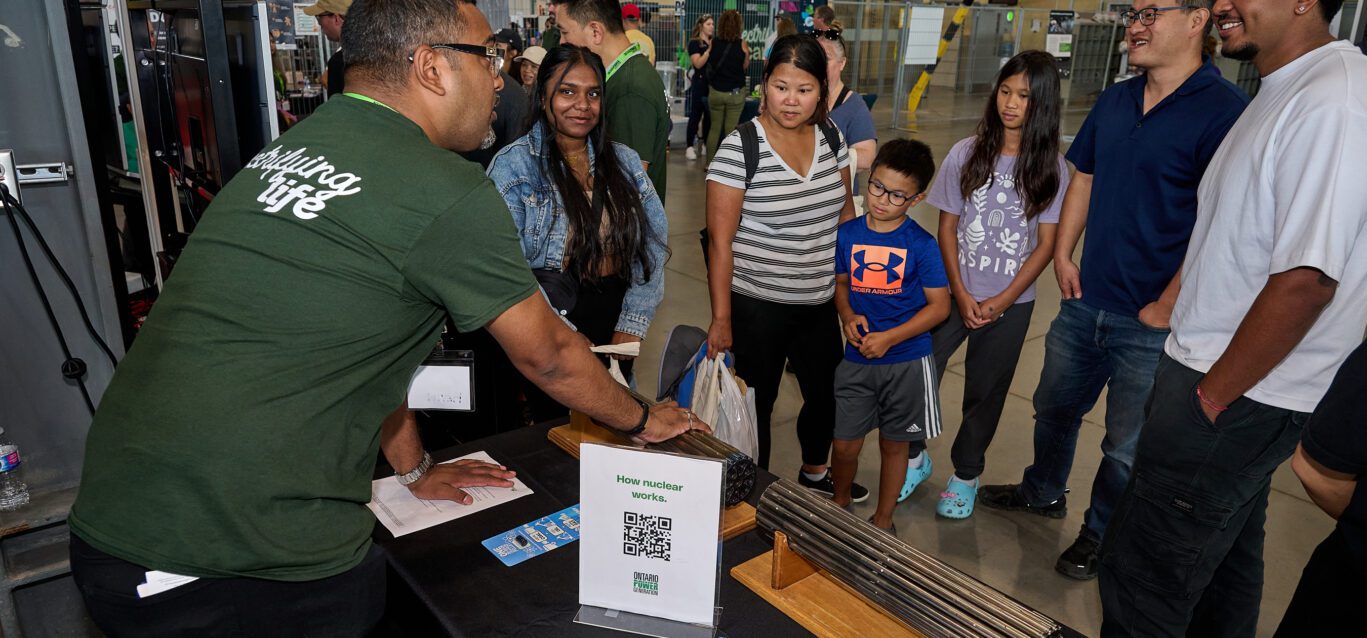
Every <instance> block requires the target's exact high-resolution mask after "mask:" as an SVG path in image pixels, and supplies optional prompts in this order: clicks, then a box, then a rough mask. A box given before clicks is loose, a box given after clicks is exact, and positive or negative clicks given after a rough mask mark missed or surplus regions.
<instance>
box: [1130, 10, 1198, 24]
mask: <svg viewBox="0 0 1367 638" xmlns="http://www.w3.org/2000/svg"><path fill="white" fill-rule="evenodd" d="M1191 8H1193V7H1184V6H1181V5H1173V6H1171V7H1149V8H1147V9H1140V10H1138V11H1135V10H1134V9H1130V10H1129V11H1124V12H1122V13H1121V14H1120V23H1121V24H1123V25H1125V28H1129V27H1130V26H1131V25H1133V24H1134V23H1135V22H1138V23H1140V24H1142V25H1144V26H1146V27H1147V26H1153V23H1154V22H1155V21H1156V20H1158V14H1160V13H1162V12H1164V11H1172V10H1173V9H1191Z"/></svg>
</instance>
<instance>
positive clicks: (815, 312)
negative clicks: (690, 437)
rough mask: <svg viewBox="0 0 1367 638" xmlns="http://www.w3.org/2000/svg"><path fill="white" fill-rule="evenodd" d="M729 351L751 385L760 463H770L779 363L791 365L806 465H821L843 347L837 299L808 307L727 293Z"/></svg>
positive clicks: (827, 454) (828, 451)
mask: <svg viewBox="0 0 1367 638" xmlns="http://www.w3.org/2000/svg"><path fill="white" fill-rule="evenodd" d="M731 337H732V341H733V343H732V345H731V352H732V353H733V354H734V355H735V356H736V374H737V375H739V376H740V377H741V378H742V379H744V380H745V383H746V384H747V385H748V386H750V387H752V388H754V389H755V408H756V410H757V411H758V414H756V415H755V416H756V421H757V425H758V426H759V458H758V459H756V461H757V462H758V463H759V465H760V467H763V468H766V469H767V468H768V467H769V448H770V442H771V440H772V435H771V433H770V432H769V420H770V417H771V416H772V415H773V413H774V401H775V400H776V399H777V398H778V386H779V383H781V382H782V381H783V364H784V361H789V362H791V363H792V364H793V373H794V374H795V375H797V384H798V388H800V389H801V390H802V411H801V412H800V413H798V417H797V440H798V443H799V444H800V445H801V446H802V462H803V464H805V465H825V464H826V461H827V460H828V459H829V458H830V455H831V437H832V436H834V434H835V367H836V366H837V365H839V364H840V359H841V357H842V356H843V355H842V350H841V348H842V345H841V341H840V322H839V319H838V318H837V315H836V312H835V302H834V301H827V302H825V303H820V304H816V305H811V306H805V305H798V304H785V303H776V302H773V301H761V300H759V299H754V298H752V297H746V296H745V295H742V294H738V293H735V292H732V293H731Z"/></svg>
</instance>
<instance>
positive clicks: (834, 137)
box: [817, 118, 844, 161]
mask: <svg viewBox="0 0 1367 638" xmlns="http://www.w3.org/2000/svg"><path fill="white" fill-rule="evenodd" d="M817 128H819V129H821V134H822V135H825V136H826V146H829V147H830V149H831V152H832V153H835V157H836V161H839V159H840V149H841V148H843V147H844V144H843V143H841V141H840V129H838V128H836V127H835V122H832V121H831V119H830V118H826V119H824V120H822V121H821V122H820V123H819V124H817Z"/></svg>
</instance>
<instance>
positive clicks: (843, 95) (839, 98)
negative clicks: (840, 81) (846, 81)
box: [835, 86, 851, 106]
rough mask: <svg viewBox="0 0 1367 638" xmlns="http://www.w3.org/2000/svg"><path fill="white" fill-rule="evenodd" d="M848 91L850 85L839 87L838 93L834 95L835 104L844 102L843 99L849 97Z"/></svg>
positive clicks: (838, 104)
mask: <svg viewBox="0 0 1367 638" xmlns="http://www.w3.org/2000/svg"><path fill="white" fill-rule="evenodd" d="M850 93H851V91H850V87H848V86H847V87H845V88H843V89H840V95H838V96H836V98H835V105H836V106H840V105H841V104H844V103H845V100H846V99H848V98H849V97H850Z"/></svg>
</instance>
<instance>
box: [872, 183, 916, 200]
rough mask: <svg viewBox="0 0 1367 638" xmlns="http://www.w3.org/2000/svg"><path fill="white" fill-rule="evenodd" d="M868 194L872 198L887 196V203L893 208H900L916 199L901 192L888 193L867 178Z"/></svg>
mask: <svg viewBox="0 0 1367 638" xmlns="http://www.w3.org/2000/svg"><path fill="white" fill-rule="evenodd" d="M869 194H870V195H873V196H874V197H882V196H884V195H887V196H888V202H889V203H891V204H892V205H893V206H901V205H902V204H905V203H907V202H909V201H911V200H913V199H915V198H916V196H915V195H908V194H906V193H903V192H902V191H890V190H888V187H886V186H884V185H883V182H880V181H878V180H876V179H874V178H872V177H870V178H869Z"/></svg>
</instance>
